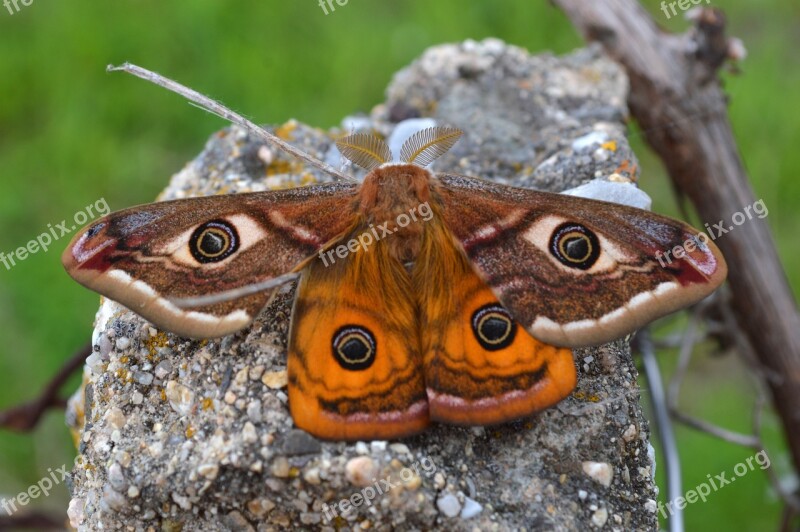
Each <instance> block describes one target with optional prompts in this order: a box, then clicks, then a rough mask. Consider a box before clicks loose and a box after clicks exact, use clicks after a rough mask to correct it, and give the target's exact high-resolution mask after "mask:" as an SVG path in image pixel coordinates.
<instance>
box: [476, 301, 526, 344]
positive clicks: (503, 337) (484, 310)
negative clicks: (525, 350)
mask: <svg viewBox="0 0 800 532" xmlns="http://www.w3.org/2000/svg"><path fill="white" fill-rule="evenodd" d="M472 332H473V333H474V334H475V339H476V340H478V343H479V344H481V347H483V348H484V349H486V350H487V351H497V350H499V349H503V348H506V347H508V346H509V345H511V343H512V342H513V341H514V336H516V334H517V322H516V321H514V318H512V317H511V315H510V314H509V313H508V311H507V310H506V309H504V308H503V307H501V306H500V305H498V304H496V303H490V304H488V305H484V306H483V307H481V308H479V309H478V310H476V311H475V313H474V314H473V315H472Z"/></svg>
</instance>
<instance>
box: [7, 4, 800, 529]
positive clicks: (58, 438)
mask: <svg viewBox="0 0 800 532" xmlns="http://www.w3.org/2000/svg"><path fill="white" fill-rule="evenodd" d="M715 4H716V5H718V6H719V7H721V8H723V9H725V11H726V12H727V13H728V15H729V20H730V28H731V32H732V34H735V35H737V36H739V37H741V38H742V39H743V40H744V42H745V44H746V45H747V48H748V50H749V54H750V55H749V57H748V59H747V60H746V61H745V62H744V63H743V65H742V71H743V74H742V75H741V76H738V77H734V76H730V75H725V83H726V86H727V89H728V91H729V93H730V94H731V95H732V98H731V106H730V113H731V121H732V123H733V127H734V129H735V132H736V135H737V138H738V140H739V145H740V148H741V151H742V155H743V157H744V160H745V163H746V165H747V168H748V169H749V171H750V175H751V176H752V179H753V187H754V189H755V191H756V195H757V197H760V198H763V199H764V201H765V203H766V204H767V206H768V207H769V217H768V218H767V221H768V222H769V224H770V226H771V227H772V229H773V231H774V233H775V236H776V239H777V243H778V248H779V252H780V255H781V258H782V260H783V262H784V265H785V267H786V270H787V272H788V274H789V276H790V278H791V282H792V286H793V289H794V293H795V295H797V293H798V289H800V274H798V266H800V247H798V238H797V234H798V233H800V215H798V212H797V208H798V206H800V202H799V201H798V200H799V199H800V181H798V180H797V175H798V173H800V150H798V149H797V146H798V143H800V138H799V137H800V135H798V132H799V131H800V128H799V127H798V123H799V120H798V119H799V118H800V106H798V105H797V104H798V97H797V94H798V87H800V69H798V62H799V60H798V54H797V50H798V48H800V32H798V29H797V28H798V27H800V5H799V4H797V2H796V1H795V0H767V1H760V2H750V1H746V0H725V1H720V2H715ZM20 5H21V4H20ZM647 5H648V7H649V9H650V11H651V12H652V13H653V15H654V16H655V17H656V19H657V20H658V21H659V23H661V24H663V25H664V26H666V27H668V28H671V29H675V30H680V29H682V28H684V27H685V25H686V23H685V22H684V21H682V20H681V19H679V18H677V17H673V18H672V19H671V20H666V19H665V18H664V17H663V15H662V14H661V11H660V10H659V9H658V4H657V2H655V1H652V2H647ZM489 36H496V37H500V38H502V39H504V40H506V41H508V42H510V43H513V44H516V45H519V46H522V47H525V48H527V49H529V50H531V51H532V52H534V53H536V52H541V51H545V50H551V51H554V52H556V53H566V52H569V51H570V50H572V49H574V48H575V47H578V46H581V44H582V42H581V39H580V38H579V36H578V35H577V34H576V33H575V31H574V30H573V29H572V27H571V26H570V24H569V23H568V21H567V20H566V18H565V17H564V16H563V15H562V14H561V13H560V12H559V11H558V10H556V9H554V8H552V7H550V6H549V4H548V3H546V2H530V1H525V0H493V1H491V2H490V1H478V2H466V1H464V0H460V1H456V0H436V1H435V2H434V1H431V0H408V1H405V2H396V1H376V0H369V1H367V0H349V2H348V3H347V5H345V6H341V7H337V8H336V11H335V12H333V13H330V14H328V15H325V14H324V13H323V12H322V10H321V9H320V8H319V6H318V5H317V4H316V2H315V1H314V0H291V1H277V0H270V1H264V2H227V3H223V2H219V1H217V0H194V1H192V2H188V1H183V2H163V1H154V0H137V1H132V0H115V1H114V2H90V1H88V0H74V1H72V2H52V1H46V0H34V1H33V3H32V5H30V6H29V7H24V8H22V10H21V11H20V12H18V13H15V14H13V15H11V14H9V12H8V11H6V9H5V8H3V7H2V6H0V179H2V188H0V228H1V229H2V230H0V251H4V252H9V251H11V250H13V249H16V248H17V247H18V246H22V245H24V244H25V243H26V242H27V241H28V240H30V239H31V238H34V237H35V236H36V235H37V234H39V233H40V232H42V231H44V230H46V227H47V224H48V223H50V224H55V223H58V222H60V221H61V220H62V219H65V218H71V217H72V216H73V214H74V213H75V212H76V211H79V210H81V209H83V208H84V207H85V206H86V205H88V204H89V203H93V202H95V201H96V200H97V199H99V198H105V199H106V200H107V202H108V204H109V205H110V206H111V208H112V210H116V209H120V208H123V207H127V206H131V205H135V204H139V203H146V202H149V201H151V200H152V199H153V198H154V197H155V196H156V194H157V193H158V192H159V190H160V189H161V188H163V187H164V185H165V184H166V182H167V179H168V178H169V176H170V175H171V174H172V173H173V172H175V171H177V170H178V169H180V168H181V166H182V165H183V164H184V162H185V161H187V160H189V159H191V158H192V157H194V156H195V155H196V154H197V153H198V152H199V151H200V150H201V148H202V146H203V144H204V142H205V140H206V138H207V137H208V136H209V135H210V134H211V133H213V132H214V131H216V130H218V129H220V128H221V127H223V126H224V125H225V124H224V123H223V122H222V121H221V120H219V119H217V118H215V117H213V116H210V115H208V114H206V113H203V112H201V111H199V110H197V109H195V108H193V107H189V106H188V105H186V104H185V103H183V102H182V100H180V99H179V98H177V97H175V96H173V95H171V94H169V93H167V92H166V91H165V90H163V89H160V88H157V87H155V86H151V85H149V84H147V83H144V82H142V81H139V80H136V79H134V78H131V77H129V76H126V75H123V74H116V75H109V74H106V73H105V70H104V68H105V65H106V64H108V63H120V62H122V61H126V60H127V61H132V62H135V63H138V64H141V65H143V66H146V67H148V68H151V69H154V70H156V71H159V72H162V73H164V74H167V75H169V76H170V77H173V78H175V79H178V80H180V81H181V82H183V83H186V84H188V85H189V86H191V87H193V88H195V89H197V90H199V91H201V92H204V93H206V94H210V95H212V96H214V97H217V98H220V99H222V100H223V101H225V102H226V103H228V104H230V105H231V106H233V107H234V108H235V109H237V110H240V111H242V112H244V113H245V114H247V115H248V116H250V117H251V118H253V119H255V120H256V121H259V122H282V121H285V120H286V119H288V118H292V117H294V118H297V119H299V120H302V121H305V122H308V123H310V124H314V125H318V126H321V127H329V126H332V125H336V124H338V122H339V120H340V119H341V118H342V117H343V116H344V115H346V114H348V113H351V112H354V111H358V110H363V111H367V110H369V109H370V108H371V107H372V106H373V105H374V104H375V103H378V102H380V101H382V99H383V98H382V95H383V90H384V88H385V87H386V85H387V84H388V82H389V80H390V78H391V75H392V73H393V72H395V71H397V70H398V69H400V68H401V67H403V66H405V65H407V64H408V63H409V62H410V61H411V60H413V59H414V58H416V57H417V56H418V55H419V54H420V53H421V52H422V51H423V50H424V49H425V48H426V47H428V46H431V45H434V44H439V43H443V42H453V41H461V40H463V39H466V38H473V39H481V38H484V37H489ZM633 143H634V147H635V149H636V150H637V153H638V154H639V155H640V157H641V160H642V166H643V179H642V186H643V188H644V189H645V190H646V191H648V192H650V193H651V194H652V195H653V196H654V198H655V199H656V204H655V206H654V209H656V210H658V211H661V212H666V213H673V214H676V213H677V210H676V209H675V206H674V202H673V201H672V199H671V194H670V187H669V184H668V181H667V179H666V178H665V176H664V174H663V171H662V169H661V166H660V164H659V163H658V161H657V159H655V158H654V157H653V156H652V155H650V154H649V153H648V152H647V150H646V147H645V146H644V145H643V143H642V141H641V139H640V138H638V137H637V136H636V135H633ZM66 243H67V239H66V237H65V238H64V240H63V241H60V242H58V243H56V245H54V246H53V249H51V250H50V251H48V252H47V253H38V254H36V255H33V256H31V257H29V258H27V259H26V260H25V261H24V262H22V263H20V264H19V265H18V266H17V267H15V268H13V269H11V270H10V271H7V270H6V269H5V267H3V266H2V265H0V339H1V341H0V407H4V406H8V405H11V404H16V403H18V402H20V401H22V400H25V399H29V398H32V397H33V396H34V395H35V394H36V393H37V392H38V390H39V389H40V387H41V386H42V385H43V384H44V383H45V382H46V381H47V379H48V378H49V377H50V376H51V375H52V374H53V373H54V372H55V371H56V370H57V368H58V367H59V366H60V364H61V363H62V362H63V360H64V359H65V358H66V357H67V356H68V355H69V354H70V353H71V352H73V351H74V350H75V349H76V348H78V347H79V346H81V345H82V344H83V343H84V342H86V341H87V339H88V338H89V334H90V330H91V321H92V318H93V315H94V312H95V310H96V308H97V303H98V297H97V296H96V295H95V294H93V293H91V292H89V291H87V290H85V289H83V288H82V287H80V286H79V285H77V284H76V283H74V282H72V281H71V280H70V279H69V278H68V277H67V275H66V274H65V273H64V272H63V270H62V267H61V264H60V261H59V256H60V252H61V250H62V249H63V247H64V246H65V245H66ZM662 365H663V366H664V367H665V368H666V369H667V372H669V368H670V367H671V366H672V365H674V354H672V353H665V354H664V355H663V357H662ZM694 372H695V373H693V376H692V377H691V379H690V380H689V381H688V382H687V384H686V386H685V392H684V395H683V402H684V405H685V406H686V408H687V409H689V410H691V411H693V412H694V413H697V414H698V415H701V416H704V417H707V418H709V419H711V420H713V421H715V422H718V423H720V424H724V425H725V426H728V427H732V428H738V429H740V430H746V429H747V427H748V426H749V411H750V408H751V405H752V402H753V394H752V390H751V388H752V387H751V386H750V385H749V381H748V378H747V375H746V373H747V372H746V371H744V370H742V369H741V365H740V363H739V362H738V361H736V359H735V358H734V357H725V358H718V357H717V358H715V357H705V358H700V359H698V360H697V361H696V363H695V364H694ZM75 382H77V381H75ZM644 385H646V383H644ZM72 389H74V384H73V386H71V387H70V388H69V391H71V390H72ZM768 433H769V436H770V438H769V439H770V442H771V445H772V447H771V455H772V458H773V467H776V468H778V469H779V471H783V472H785V471H787V464H788V459H787V457H786V455H785V450H784V449H783V447H782V444H781V442H780V435H779V432H778V425H777V423H776V422H775V420H774V419H772V418H768ZM678 436H679V439H680V448H681V453H682V460H683V468H684V477H685V488H686V489H689V488H692V487H694V486H695V485H696V484H698V483H699V482H702V481H703V480H705V478H706V475H707V474H709V473H710V474H712V475H714V474H717V473H719V472H721V471H731V470H732V469H733V467H734V466H735V465H736V463H737V462H739V461H741V460H743V459H745V458H746V457H748V456H751V455H752V454H753V453H752V452H751V451H749V450H747V449H741V448H738V447H736V446H733V445H730V444H726V443H723V442H720V441H719V440H716V439H713V438H711V437H709V436H706V435H702V434H698V433H696V432H693V431H689V430H686V429H679V430H678ZM73 454H74V451H73V449H72V448H71V445H70V439H69V436H68V433H67V430H66V428H65V427H64V423H63V416H62V415H61V414H60V413H51V414H50V415H48V416H47V418H46V419H45V421H44V423H43V424H42V425H41V426H40V427H39V428H38V429H37V430H36V431H35V432H34V433H32V434H30V435H15V434H11V433H8V432H0V496H2V495H11V494H16V493H18V492H20V491H22V490H24V489H26V488H27V486H28V485H30V484H31V483H33V482H35V481H37V480H38V479H40V478H41V477H43V476H45V475H46V474H47V469H48V468H53V469H55V468H57V467H60V466H61V465H62V464H70V463H71V462H72V456H73ZM661 470H663V467H662V468H661ZM661 470H659V480H660V481H662V482H663V479H662V478H661ZM745 478H746V480H744V479H742V480H740V481H739V482H737V483H736V484H735V485H732V486H729V487H726V488H725V489H724V490H721V491H719V492H717V493H714V494H713V495H712V496H711V497H710V498H709V500H708V502H707V503H705V504H699V503H698V504H695V505H693V506H690V507H689V508H688V509H687V511H686V521H687V525H688V526H689V530H696V529H698V528H700V527H704V528H705V527H712V526H713V527H714V528H715V529H728V530H732V529H756V528H763V527H769V528H774V527H775V526H776V523H777V520H778V516H779V510H780V506H779V504H778V503H777V502H776V500H775V497H774V496H773V495H772V494H771V493H770V491H769V489H768V487H767V484H766V480H765V477H764V475H763V474H762V473H760V472H752V473H749V474H748V476H747V477H745ZM66 501H67V494H66V489H64V488H63V487H62V488H60V489H59V490H58V491H57V492H56V493H54V494H52V495H51V496H50V497H48V498H47V499H39V500H38V501H36V504H37V505H39V506H40V507H42V508H48V509H51V510H53V511H63V509H64V508H65V505H66Z"/></svg>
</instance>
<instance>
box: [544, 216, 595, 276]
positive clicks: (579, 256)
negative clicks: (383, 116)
mask: <svg viewBox="0 0 800 532" xmlns="http://www.w3.org/2000/svg"><path fill="white" fill-rule="evenodd" d="M550 253H551V254H552V255H553V256H554V257H555V258H556V259H558V261H559V262H560V263H561V264H563V265H564V266H568V267H570V268H578V269H579V270H588V269H589V268H591V267H592V266H593V265H594V263H595V262H597V259H598V258H599V257H600V242H599V240H598V239H597V235H595V234H594V233H593V232H592V231H590V230H589V229H587V228H586V227H585V226H583V225H581V224H577V223H572V222H567V223H563V224H561V225H559V226H558V227H556V229H555V230H554V231H553V236H552V237H550Z"/></svg>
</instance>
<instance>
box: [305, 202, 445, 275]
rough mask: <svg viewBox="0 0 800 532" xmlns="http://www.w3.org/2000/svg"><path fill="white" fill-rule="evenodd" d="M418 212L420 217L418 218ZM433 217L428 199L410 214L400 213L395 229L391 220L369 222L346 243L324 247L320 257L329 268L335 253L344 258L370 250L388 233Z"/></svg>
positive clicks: (334, 259) (333, 260) (410, 211)
mask: <svg viewBox="0 0 800 532" xmlns="http://www.w3.org/2000/svg"><path fill="white" fill-rule="evenodd" d="M418 214H419V216H420V218H417V215H418ZM431 218H433V210H432V209H431V206H430V205H428V202H427V201H426V202H425V203H421V204H420V205H418V206H417V207H412V208H411V210H409V211H408V214H406V213H404V212H401V213H400V214H398V215H397V218H396V219H395V223H396V224H397V227H396V228H395V229H394V230H392V229H389V222H384V223H382V224H380V225H378V226H375V224H369V230H367V231H364V232H363V233H361V234H360V235H358V236H357V237H355V238H351V239H350V240H349V241H348V242H347V244H346V245H345V244H340V245H338V246H336V247H335V248H331V249H328V250H324V249H323V250H320V252H319V258H320V259H321V260H322V264H324V265H325V267H326V268H327V267H328V266H330V265H331V264H333V263H335V262H336V258H335V257H334V254H335V255H336V257H339V258H340V259H344V258H346V257H347V256H348V255H349V254H350V253H355V252H356V251H358V250H359V249H363V250H364V251H367V250H369V247H370V246H371V245H372V244H374V243H375V242H377V241H378V240H380V239H382V238H384V237H386V236H388V235H391V234H394V233H395V232H397V231H399V230H400V229H402V228H403V227H407V226H408V225H409V224H410V223H411V222H418V221H419V220H422V221H423V222H427V221H429V220H430V219H431ZM379 233H380V234H379ZM328 261H330V262H328Z"/></svg>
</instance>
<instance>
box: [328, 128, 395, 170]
mask: <svg viewBox="0 0 800 532" xmlns="http://www.w3.org/2000/svg"><path fill="white" fill-rule="evenodd" d="M336 147H337V148H339V151H340V152H341V153H342V155H343V156H344V157H345V158H346V159H347V160H349V161H351V162H353V163H354V164H357V165H358V166H360V167H361V168H363V169H364V170H372V169H374V168H377V167H379V166H380V165H382V164H383V163H387V162H389V161H391V160H392V151H391V150H390V149H389V146H388V145H387V144H386V143H385V142H384V141H383V140H381V139H379V138H378V137H376V136H375V135H370V134H369V133H354V134H352V135H348V136H346V137H344V138H341V139H339V140H337V141H336Z"/></svg>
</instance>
